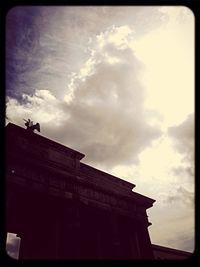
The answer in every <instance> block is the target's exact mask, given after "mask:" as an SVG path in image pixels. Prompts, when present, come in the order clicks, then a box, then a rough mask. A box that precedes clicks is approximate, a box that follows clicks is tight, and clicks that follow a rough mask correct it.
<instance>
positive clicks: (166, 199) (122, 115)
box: [6, 6, 195, 252]
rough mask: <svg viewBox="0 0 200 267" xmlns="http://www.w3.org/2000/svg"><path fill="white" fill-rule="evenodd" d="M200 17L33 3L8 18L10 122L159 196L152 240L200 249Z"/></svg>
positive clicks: (163, 10)
mask: <svg viewBox="0 0 200 267" xmlns="http://www.w3.org/2000/svg"><path fill="white" fill-rule="evenodd" d="M194 20H195V18H194V15H193V13H192V11H191V10H190V9H188V8H187V7H185V6H63V7H59V6H48V7H47V6H46V7H44V6H32V7H31V6H24V7H15V8H13V9H11V10H10V11H9V13H8V14H7V17H6V116H7V119H6V123H8V122H12V123H15V124H17V125H20V126H22V127H25V126H24V122H23V118H25V119H28V118H30V119H31V120H33V121H34V122H39V123H40V126H41V133H38V134H41V135H43V136H45V137H47V138H50V139H52V140H55V141H56V142H59V143H61V144H63V145H65V146H68V147H70V148H72V149H75V150H78V151H80V152H81V153H83V154H85V158H84V159H83V160H82V162H84V163H86V164H89V165H91V166H93V167H96V168H98V169H100V170H103V171H105V172H108V173H110V174H113V175H115V176H117V177H119V178H121V179H124V180H127V181H129V182H132V183H133V184H135V185H136V187H135V188H134V190H133V191H136V192H138V193H141V194H144V195H146V196H148V197H150V198H153V199H155V200H156V202H155V203H154V206H153V207H152V208H151V209H149V210H148V211H147V213H148V216H149V217H148V218H149V221H150V222H151V223H152V225H151V226H150V227H149V232H150V237H151V242H152V243H154V244H157V245H163V246H168V247H172V248H176V249H181V250H186V251H190V252H193V250H194Z"/></svg>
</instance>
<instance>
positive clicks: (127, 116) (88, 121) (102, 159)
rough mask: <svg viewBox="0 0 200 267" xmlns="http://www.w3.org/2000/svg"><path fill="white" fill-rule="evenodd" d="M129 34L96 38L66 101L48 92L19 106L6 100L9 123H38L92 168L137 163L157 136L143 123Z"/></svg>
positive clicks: (119, 30)
mask: <svg viewBox="0 0 200 267" xmlns="http://www.w3.org/2000/svg"><path fill="white" fill-rule="evenodd" d="M130 33H131V29H130V28H129V27H127V26H123V27H112V28H110V29H108V30H107V31H106V32H105V33H101V34H100V35H98V36H96V38H95V39H94V40H93V42H92V43H91V56H90V58H89V59H88V61H86V63H85V65H84V66H83V67H82V68H81V70H80V72H79V73H77V74H76V75H74V77H72V81H71V88H70V89H71V91H70V94H71V95H70V96H69V94H67V95H65V98H64V99H65V100H63V101H62V100H58V99H57V98H56V97H55V96H53V95H52V94H51V93H50V92H49V91H47V90H36V92H35V94H34V95H32V96H28V95H24V96H23V98H24V103H21V104H20V103H19V102H17V100H14V99H11V98H8V102H7V115H8V117H9V118H11V119H12V120H13V121H14V122H18V123H19V119H22V118H23V117H27V116H28V117H31V118H32V119H33V120H37V121H39V122H40V123H41V128H42V132H43V133H44V135H46V136H47V137H51V138H53V139H55V140H58V141H59V142H62V143H63V144H66V145H68V146H70V147H72V148H75V149H78V150H80V151H81V152H83V153H85V154H86V157H87V158H86V160H87V162H90V163H92V164H96V165H98V166H102V167H111V166H114V165H116V164H120V163H122V162H123V163H125V164H129V163H130V162H135V163H136V162H137V156H138V153H139V152H140V151H141V150H142V149H144V147H146V146H148V145H149V144H150V142H151V141H152V140H153V139H154V138H156V137H158V136H159V134H160V131H159V129H157V128H156V127H151V126H150V125H149V124H148V123H147V122H146V119H145V112H146V111H145V110H144V107H143V101H144V93H145V92H144V88H143V87H142V85H141V83H140V82H139V75H140V70H141V69H142V64H141V62H140V61H139V60H138V59H137V58H136V56H135V55H134V53H133V51H132V50H131V49H130V48H129V47H128V46H127V38H128V37H129V34H130ZM68 97H69V99H70V100H69V101H66V99H67V98H68ZM70 97H71V98H70Z"/></svg>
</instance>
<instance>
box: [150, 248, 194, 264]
mask: <svg viewBox="0 0 200 267" xmlns="http://www.w3.org/2000/svg"><path fill="white" fill-rule="evenodd" d="M152 248H153V254H154V258H155V259H156V260H185V259H189V258H190V257H191V256H192V253H191V252H187V251H183V250H179V249H174V248H168V247H163V246H158V245H154V244H152Z"/></svg>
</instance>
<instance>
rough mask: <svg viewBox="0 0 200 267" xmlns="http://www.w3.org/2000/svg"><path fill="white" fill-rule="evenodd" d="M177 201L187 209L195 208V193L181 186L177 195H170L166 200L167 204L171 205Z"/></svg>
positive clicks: (177, 190)
mask: <svg viewBox="0 0 200 267" xmlns="http://www.w3.org/2000/svg"><path fill="white" fill-rule="evenodd" d="M177 201H180V202H181V203H183V204H184V205H186V206H187V207H190V208H191V207H194V193H193V192H190V191H189V190H187V189H186V188H184V187H183V186H179V187H178V188H177V189H176V192H175V193H172V194H169V195H168V196H167V197H166V198H165V200H164V202H165V203H166V204H170V205H173V204H174V203H175V202H177Z"/></svg>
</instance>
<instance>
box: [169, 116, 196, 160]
mask: <svg viewBox="0 0 200 267" xmlns="http://www.w3.org/2000/svg"><path fill="white" fill-rule="evenodd" d="M168 133H169V135H170V136H171V137H173V139H174V141H175V146H176V148H177V150H178V151H179V152H180V153H183V154H184V155H185V158H186V159H187V160H188V161H191V162H192V161H193V160H194V114H190V115H189V116H188V117H187V118H186V119H185V121H184V122H183V123H182V124H180V125H178V126H174V127H170V128H169V130H168Z"/></svg>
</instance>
